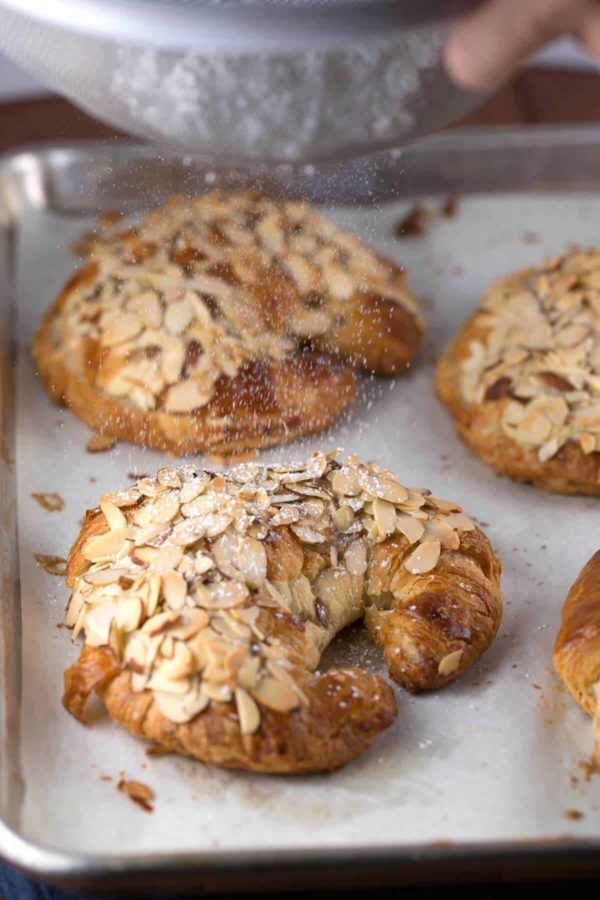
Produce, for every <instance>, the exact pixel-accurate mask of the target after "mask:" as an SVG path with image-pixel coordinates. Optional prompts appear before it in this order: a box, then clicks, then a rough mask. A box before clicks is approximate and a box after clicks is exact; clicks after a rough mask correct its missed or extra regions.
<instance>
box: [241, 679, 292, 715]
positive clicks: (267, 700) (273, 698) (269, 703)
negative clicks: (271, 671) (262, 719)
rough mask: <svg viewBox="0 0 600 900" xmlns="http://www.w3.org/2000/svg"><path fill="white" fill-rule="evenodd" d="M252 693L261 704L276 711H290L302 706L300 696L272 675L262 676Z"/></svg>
mask: <svg viewBox="0 0 600 900" xmlns="http://www.w3.org/2000/svg"><path fill="white" fill-rule="evenodd" d="M251 694H252V696H253V697H254V699H255V700H257V701H258V702H259V703H260V704H261V706H266V707H268V709H273V710H275V712H290V711H291V710H292V709H296V708H297V707H298V706H300V698H299V697H298V695H297V694H295V693H294V691H292V690H291V689H290V688H289V687H288V686H287V685H286V684H284V683H283V682H282V681H279V680H278V679H277V678H272V677H271V676H270V675H267V676H265V677H264V678H261V680H260V681H259V683H258V685H257V686H256V687H254V688H252V689H251Z"/></svg>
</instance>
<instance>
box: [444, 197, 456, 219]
mask: <svg viewBox="0 0 600 900" xmlns="http://www.w3.org/2000/svg"><path fill="white" fill-rule="evenodd" d="M457 212H458V195H457V194H449V195H448V196H447V197H446V199H445V200H444V201H443V202H442V205H441V206H440V215H442V216H443V217H444V218H445V219H453V218H454V217H455V215H456V213H457Z"/></svg>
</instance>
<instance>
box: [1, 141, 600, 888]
mask: <svg viewBox="0 0 600 900" xmlns="http://www.w3.org/2000/svg"><path fill="white" fill-rule="evenodd" d="M565 139H567V142H568V143H570V144H571V146H573V145H577V146H583V147H593V148H596V149H597V150H598V152H599V160H598V182H597V187H598V188H600V125H588V124H582V125H576V126H571V125H535V126H492V127H478V128H457V129H453V130H452V131H450V132H444V133H440V134H437V135H433V136H430V137H428V138H425V139H423V140H422V141H420V142H418V150H417V152H418V153H419V154H420V155H421V156H422V155H423V154H424V153H425V154H427V153H429V154H433V153H442V152H444V151H447V150H454V151H456V150H465V149H466V150H469V151H471V152H473V151H476V150H481V151H489V150H494V151H496V152H497V151H498V150H499V149H500V148H499V144H500V145H502V146H505V147H506V146H507V145H508V146H510V147H512V148H513V149H519V148H522V149H525V147H526V148H527V149H528V150H529V151H531V149H532V146H534V147H537V148H549V149H552V148H553V147H555V146H556V144H558V143H564V142H565ZM415 146H416V145H415V144H413V145H410V146H409V147H407V148H405V149H404V150H403V151H402V154H403V156H404V161H406V155H407V154H408V155H410V154H414V152H415V150H414V148H415ZM115 150H117V151H118V154H119V155H122V156H123V157H124V158H125V157H127V156H129V157H130V158H134V159H141V160H143V159H148V160H152V159H157V156H159V155H160V157H161V158H162V159H165V160H168V159H173V160H174V161H175V160H177V159H178V158H179V159H180V158H181V154H178V153H177V151H157V148H155V147H153V146H152V145H147V144H142V143H138V142H134V141H128V140H119V141H115V142H112V143H111V142H108V141H102V140H100V141H99V140H85V141H79V140H59V141H54V140H51V141H43V142H37V143H35V142H31V143H27V144H24V145H21V146H19V147H16V148H13V149H10V150H8V151H5V152H3V153H0V203H2V202H3V200H7V198H6V197H3V196H2V191H1V180H2V177H3V176H5V175H6V174H8V175H9V177H10V176H11V175H12V176H14V175H16V174H18V172H19V170H20V169H22V168H25V169H26V168H27V165H28V160H31V159H32V158H36V159H37V160H38V161H39V160H40V159H43V160H45V161H46V162H47V163H48V164H51V163H52V162H55V163H56V162H57V161H58V160H59V159H60V157H61V155H62V154H64V155H65V157H68V156H69V155H72V154H77V153H79V154H80V159H83V158H84V156H83V152H86V153H87V154H89V153H90V152H91V151H93V152H94V154H95V155H96V156H97V155H98V154H100V153H103V154H105V156H106V157H107V158H109V157H111V156H113V157H114V151H115ZM392 159H393V158H392ZM65 161H68V159H66V158H65ZM198 163H199V164H200V165H207V166H210V168H215V169H216V168H218V167H217V166H214V164H211V163H210V162H208V161H206V160H201V159H198ZM394 164H395V165H398V158H396V159H395V160H393V162H391V163H390V164H389V167H390V169H391V168H392V167H393V165H394ZM227 168H230V167H227ZM533 189H535V185H534V186H533ZM544 189H545V190H549V189H554V190H557V191H558V190H563V191H564V190H571V191H575V192H576V191H577V190H578V188H577V187H572V186H570V185H569V184H568V183H565V184H562V185H553V186H552V187H551V188H549V187H548V186H547V185H546V186H545V187H544ZM581 189H582V188H581ZM476 190H477V189H475V191H471V193H475V192H476ZM498 190H499V191H510V190H519V191H523V190H531V188H528V189H527V188H525V189H524V188H506V187H500V188H498ZM464 192H465V193H469V191H468V188H465V189H464ZM420 194H421V192H419V193H418V194H416V196H420ZM394 199H399V198H398V197H397V196H396V197H394ZM7 212H8V215H9V218H10V219H11V220H13V219H17V220H18V213H17V212H16V211H15V210H14V209H11V208H10V204H9V207H8V210H7ZM0 858H2V859H4V860H5V861H6V862H8V863H9V864H11V865H13V866H14V867H15V868H17V869H19V870H20V871H22V872H23V873H24V874H26V875H27V876H29V877H32V878H35V879H39V880H43V881H46V882H50V883H53V884H56V885H59V886H65V887H68V888H70V889H73V888H80V889H92V890H98V889H101V888H102V889H111V888H112V889H114V888H116V889H118V888H119V887H125V886H126V887H127V888H128V889H131V888H132V887H138V886H146V887H147V886H148V885H151V886H152V888H153V889H156V890H164V889H165V886H167V887H168V886H170V887H172V888H176V889H177V890H178V891H179V892H182V891H186V890H190V889H194V890H198V889H200V890H203V889H204V890H208V891H217V890H220V891H223V890H227V887H228V886H229V887H231V886H232V885H233V886H234V888H235V890H236V892H254V891H259V890H261V891H265V890H277V889H280V890H281V889H282V887H283V888H284V889H285V890H302V889H306V887H307V885H311V884H312V885H318V886H320V887H322V886H323V879H324V877H327V880H331V876H333V879H332V880H331V884H332V885H336V886H337V885H338V884H347V885H352V886H366V885H374V884H380V885H384V884H388V885H389V884H394V883H395V884H398V883H399V881H398V879H399V878H401V879H402V883H403V884H433V883H436V884H438V883H447V882H450V881H452V880H455V879H456V877H457V875H458V874H460V877H461V881H467V882H469V881H471V882H482V881H485V880H489V879H490V878H494V877H496V878H502V880H507V881H511V880H531V879H532V878H533V879H536V880H546V879H552V878H556V877H557V876H559V875H560V877H563V878H564V877H567V878H583V877H589V876H590V875H591V874H598V873H600V831H599V834H598V837H597V838H583V839H580V838H573V837H572V836H571V835H567V834H565V836H564V837H556V838H551V839H536V840H522V841H519V840H507V841H495V842H487V841H481V842H467V843H456V844H453V843H451V842H447V843H446V842H439V843H437V842H433V843H428V844H415V845H406V844H404V845H390V846H381V845H380V846H377V845H375V844H372V845H367V844H365V845H361V846H359V847H352V848H347V847H343V846H337V845H336V846H332V847H327V848H320V849H319V848H303V849H298V848H285V849H278V850H260V851H249V850H243V851H233V850H227V851H214V850H212V851H200V852H184V853H175V854H173V853H160V854H139V853H136V854H129V855H107V854H81V853H68V852H65V851H62V850H59V849H56V848H53V847H52V846H50V845H47V844H44V843H40V842H37V841H34V840H30V839H28V838H26V837H24V836H22V835H21V834H19V832H18V831H16V830H15V829H13V828H12V827H10V826H9V825H7V824H6V822H5V821H4V820H2V819H0ZM291 873H294V879H295V880H294V883H293V884H290V882H289V876H290V874H291ZM257 875H260V880H257V879H256V876H257ZM253 877H254V883H251V881H250V880H251V879H252V878H253ZM181 879H185V883H183V884H182V883H181Z"/></svg>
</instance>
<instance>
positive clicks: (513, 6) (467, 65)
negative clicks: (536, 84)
mask: <svg viewBox="0 0 600 900" xmlns="http://www.w3.org/2000/svg"><path fill="white" fill-rule="evenodd" d="M598 9H599V5H598V3H596V2H594V0H488V2H487V3H484V4H483V5H480V6H479V7H478V8H477V9H475V10H473V11H472V12H470V13H468V14H467V15H465V16H463V17H462V18H461V19H460V20H459V21H458V22H457V23H456V25H455V26H454V28H453V29H452V31H451V32H450V35H449V37H448V41H447V43H446V46H445V49H444V62H445V64H446V68H447V70H448V72H449V74H450V76H451V77H452V78H453V79H454V81H456V82H457V83H458V84H459V85H460V86H461V87H463V88H466V89H467V90H481V89H484V88H490V87H493V86H494V85H495V84H497V83H498V82H500V81H503V80H504V79H506V78H507V77H508V76H509V75H510V74H511V73H512V72H513V71H514V69H516V68H517V66H518V65H519V63H520V62H522V60H523V59H525V58H526V57H527V56H529V54H530V53H533V51H534V50H537V49H539V47H541V46H543V45H544V44H547V43H548V42H549V41H551V40H553V39H554V38H556V37H558V36H559V35H561V34H563V33H564V32H566V31H575V32H577V31H580V29H581V26H582V23H583V22H584V21H585V20H588V18H589V16H590V14H591V11H592V10H594V11H595V12H596V13H597V12H598Z"/></svg>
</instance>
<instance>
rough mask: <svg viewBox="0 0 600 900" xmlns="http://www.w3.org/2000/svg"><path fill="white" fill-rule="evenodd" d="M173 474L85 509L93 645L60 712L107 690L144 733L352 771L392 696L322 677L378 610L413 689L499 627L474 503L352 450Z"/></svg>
mask: <svg viewBox="0 0 600 900" xmlns="http://www.w3.org/2000/svg"><path fill="white" fill-rule="evenodd" d="M334 457H335V455H334V454H328V455H325V454H323V453H316V454H313V455H312V456H311V457H310V458H309V459H308V461H307V462H304V463H298V464H289V465H272V466H267V467H261V466H258V465H254V464H243V465H240V466H236V467H235V468H233V469H232V470H231V471H230V472H229V473H228V474H226V475H222V474H219V475H215V474H214V473H210V472H207V471H203V470H200V469H195V468H194V467H192V466H183V467H181V468H178V469H161V470H160V471H159V472H158V475H157V477H156V478H145V479H142V480H140V481H138V482H137V484H136V485H134V486H133V487H132V488H130V489H128V490H126V491H121V492H119V493H115V494H112V495H107V496H105V497H104V498H103V499H102V500H101V506H100V509H96V510H92V511H91V512H89V513H88V515H87V518H86V521H85V524H84V526H83V528H82V530H81V533H80V535H79V537H78V539H77V541H76V543H75V544H74V546H73V548H72V550H71V553H70V556H69V562H68V571H67V580H68V584H69V586H70V587H71V588H72V590H73V594H72V597H71V600H70V602H69V606H68V611H67V624H68V625H69V626H72V627H74V633H75V635H77V634H78V633H79V632H80V631H82V630H83V631H84V633H85V642H86V645H85V647H84V649H83V651H82V653H81V656H80V658H79V660H78V661H77V662H76V663H75V665H74V666H72V667H71V668H70V669H68V670H67V672H66V673H65V696H64V700H63V702H64V703H65V706H66V707H67V709H69V711H70V712H72V713H73V714H74V715H75V716H77V717H78V718H80V719H83V714H84V708H85V703H86V700H87V698H88V696H89V694H90V693H91V692H92V691H93V690H96V691H97V692H98V693H99V694H100V696H101V697H102V699H103V700H104V703H105V705H106V708H107V710H108V712H109V714H110V715H111V716H112V717H113V718H114V719H115V720H116V721H118V722H120V723H121V724H122V725H124V726H125V727H126V728H128V729H129V730H130V731H131V732H132V733H133V734H135V735H136V736H138V737H143V738H146V739H148V740H152V741H154V742H156V743H157V744H158V745H159V746H161V747H163V748H165V749H167V750H173V751H176V752H178V753H183V754H186V755H189V756H194V757H196V758H197V759H200V760H203V761H206V762H212V763H216V764H217V765H221V766H227V767H235V768H243V769H251V770H254V771H263V772H311V771H322V770H327V769H336V768H338V767H339V766H341V765H343V764H344V763H345V762H347V761H348V760H349V759H351V758H353V757H354V756H356V755H357V754H358V753H360V752H361V751H362V750H364V749H365V748H366V747H368V746H369V744H370V743H371V742H372V741H373V739H374V738H375V737H376V735H377V734H378V733H379V732H380V731H381V730H382V729H384V728H386V727H387V726H388V725H390V724H391V722H392V721H393V719H394V717H395V715H396V702H395V698H394V694H393V692H392V690H391V688H390V686H389V685H388V684H387V683H386V682H385V681H384V680H383V679H382V678H380V677H378V676H376V675H371V674H369V673H367V672H366V671H364V670H363V669H359V668H352V669H340V670H332V671H328V672H325V673H324V674H313V673H314V670H315V669H316V667H317V665H318V663H319V660H320V657H321V654H322V652H323V650H324V649H325V647H326V646H327V644H328V643H329V642H330V641H331V639H332V638H333V637H334V635H335V634H337V633H338V632H339V631H340V630H341V629H343V628H344V627H345V626H346V625H348V624H350V623H351V622H353V621H356V620H359V619H361V618H363V617H365V621H366V625H367V628H368V630H369V632H370V634H371V636H372V637H373V639H374V640H375V641H377V642H378V643H379V644H381V645H382V647H383V650H384V655H385V658H386V661H387V664H388V668H389V671H390V674H391V676H392V678H394V679H395V680H396V681H398V682H399V683H400V684H402V685H403V686H405V687H406V688H407V689H408V690H411V691H420V690H429V689H432V688H438V687H441V686H442V685H444V684H446V683H447V682H448V681H451V680H452V679H454V678H456V677H457V676H458V675H460V674H461V673H462V672H463V671H464V670H465V669H466V668H467V667H468V666H470V665H471V664H472V663H473V662H474V660H475V659H477V658H478V657H479V656H480V655H481V653H483V652H484V650H485V649H486V648H487V647H488V646H489V644H490V643H491V641H492V639H493V637H494V635H495V633H496V630H497V628H498V624H499V621H500V617H501V598H500V592H499V576H500V565H499V562H498V560H497V559H496V557H495V555H494V553H493V551H492V549H491V547H490V544H489V542H488V540H487V538H486V537H485V536H484V535H483V534H482V532H481V531H479V529H477V528H476V527H475V525H473V523H472V522H471V521H470V519H468V518H467V516H465V515H464V514H463V513H462V511H461V509H460V507H459V506H457V505H456V504H454V503H450V502H448V501H442V500H437V499H436V498H434V497H432V496H431V494H430V493H429V492H428V491H424V490H413V489H408V488H405V487H404V486H403V485H401V484H400V483H399V482H398V481H397V480H396V479H395V478H394V477H393V476H392V475H391V474H390V473H389V472H388V471H386V470H385V469H382V468H380V467H379V466H376V465H374V464H371V465H369V466H365V465H363V464H361V463H360V462H359V461H358V460H357V459H356V458H354V457H349V458H348V459H347V460H346V461H345V462H344V463H343V464H341V465H340V463H338V462H337V461H336V460H335V458H334Z"/></svg>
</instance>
